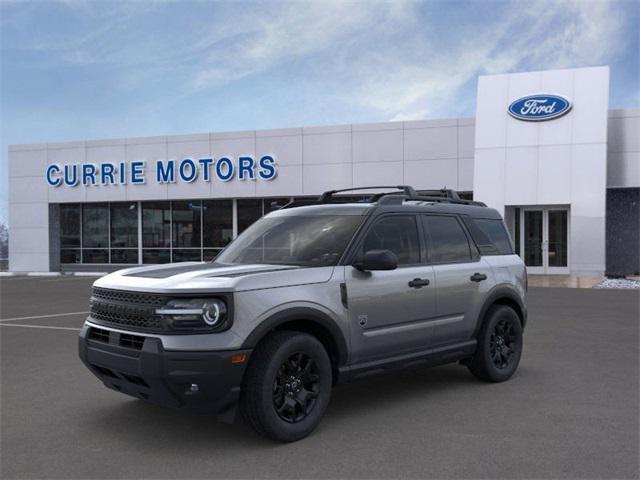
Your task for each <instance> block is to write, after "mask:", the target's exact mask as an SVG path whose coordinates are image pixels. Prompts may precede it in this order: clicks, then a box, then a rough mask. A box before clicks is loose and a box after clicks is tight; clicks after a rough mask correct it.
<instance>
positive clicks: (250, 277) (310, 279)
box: [94, 262, 334, 293]
mask: <svg viewBox="0 0 640 480" xmlns="http://www.w3.org/2000/svg"><path fill="white" fill-rule="evenodd" d="M333 268H334V267H313V268H306V267H297V266H291V265H264V264H252V265H222V264H215V263H209V262H207V263H202V262H182V263H173V264H169V265H152V266H145V267H134V268H128V269H125V270H119V271H117V272H114V273H110V274H109V275H106V276H104V277H102V278H100V279H99V280H97V281H96V282H95V283H94V286H95V287H101V288H111V289H117V290H133V291H140V292H157V293H197V292H210V291H246V290H259V289H263V288H277V287H288V286H294V285H305V284H311V283H322V282H327V281H329V279H330V278H331V274H332V272H333Z"/></svg>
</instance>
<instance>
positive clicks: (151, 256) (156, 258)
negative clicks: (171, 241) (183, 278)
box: [142, 248, 171, 263]
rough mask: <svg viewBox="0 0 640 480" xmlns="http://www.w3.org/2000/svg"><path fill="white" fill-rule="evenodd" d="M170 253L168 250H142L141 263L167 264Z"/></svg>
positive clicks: (169, 259)
mask: <svg viewBox="0 0 640 480" xmlns="http://www.w3.org/2000/svg"><path fill="white" fill-rule="evenodd" d="M170 261H171V252H170V250H169V249H168V248H166V249H165V248H156V249H144V250H142V263H169V262H170Z"/></svg>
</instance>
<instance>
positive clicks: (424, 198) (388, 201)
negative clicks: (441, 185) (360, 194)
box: [379, 194, 487, 207]
mask: <svg viewBox="0 0 640 480" xmlns="http://www.w3.org/2000/svg"><path fill="white" fill-rule="evenodd" d="M407 201H409V202H427V203H450V204H455V205H473V206H476V207H486V206H487V205H486V204H485V203H483V202H477V201H474V200H464V199H462V198H460V197H458V198H457V199H456V198H451V197H437V196H436V197H433V196H429V195H415V196H413V197H409V196H405V195H398V194H390V195H386V196H383V197H381V198H380V200H379V204H380V205H401V204H402V203H404V202H407Z"/></svg>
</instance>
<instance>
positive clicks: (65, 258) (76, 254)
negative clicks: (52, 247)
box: [60, 248, 81, 263]
mask: <svg viewBox="0 0 640 480" xmlns="http://www.w3.org/2000/svg"><path fill="white" fill-rule="evenodd" d="M80 260H81V257H80V249H79V248H74V249H70V248H63V249H61V250H60V263H80Z"/></svg>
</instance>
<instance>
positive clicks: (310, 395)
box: [273, 352, 320, 423]
mask: <svg viewBox="0 0 640 480" xmlns="http://www.w3.org/2000/svg"><path fill="white" fill-rule="evenodd" d="M319 393H320V372H319V370H318V365H317V364H316V362H315V361H314V360H313V358H311V357H310V356H309V355H306V354H305V353H302V352H297V353H294V354H293V355H291V356H290V357H289V358H287V359H286V360H285V361H284V363H282V365H280V368H279V369H278V373H277V374H276V378H275V380H274V382H273V405H274V406H275V408H276V412H277V413H278V416H279V417H280V418H282V419H283V420H284V421H286V422H290V423H296V422H300V421H301V420H303V419H305V418H306V417H307V416H308V415H309V414H310V413H311V411H312V410H313V409H314V407H315V406H316V404H317V402H318V395H319Z"/></svg>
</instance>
